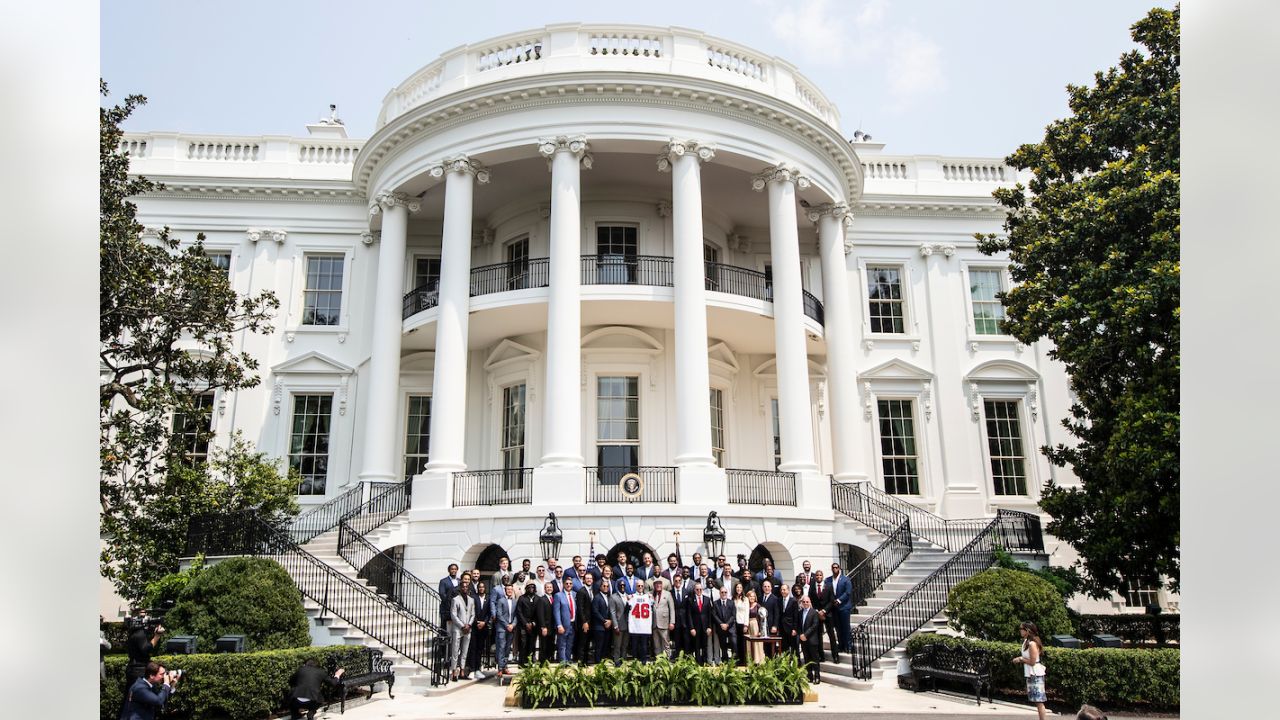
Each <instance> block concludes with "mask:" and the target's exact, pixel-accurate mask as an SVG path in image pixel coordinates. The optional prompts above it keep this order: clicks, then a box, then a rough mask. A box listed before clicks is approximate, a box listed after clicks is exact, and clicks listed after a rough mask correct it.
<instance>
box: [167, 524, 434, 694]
mask: <svg viewBox="0 0 1280 720" xmlns="http://www.w3.org/2000/svg"><path fill="white" fill-rule="evenodd" d="M192 522H193V523H195V524H196V525H197V526H198V527H200V528H204V529H205V530H206V532H205V533H204V535H203V537H204V538H206V539H209V540H219V539H220V540H224V541H225V540H229V539H231V538H233V537H238V538H240V540H241V543H242V544H241V545H240V546H239V547H237V548H234V550H235V552H234V554H243V555H257V556H259V557H265V558H269V559H271V560H274V561H275V562H277V563H279V564H280V565H281V566H282V567H284V569H285V571H286V572H288V573H289V576H290V577H291V578H293V581H294V584H295V585H296V586H297V588H298V591H299V592H300V593H301V594H302V595H303V596H305V597H308V598H311V599H312V600H314V601H315V602H317V603H319V605H320V607H321V613H322V614H323V613H325V612H330V613H333V614H334V615H335V616H337V617H339V618H341V619H342V620H343V621H345V622H347V623H348V624H350V625H351V626H352V627H354V628H356V629H357V630H360V631H361V632H363V633H365V634H366V635H368V636H369V637H370V638H372V639H374V640H376V641H377V642H379V643H381V644H382V645H384V646H386V647H388V648H390V649H391V650H393V651H395V652H397V653H399V654H400V655H402V656H404V657H405V658H406V659H408V660H409V661H411V662H413V663H415V664H417V665H421V666H422V667H424V668H427V669H429V670H430V671H431V674H432V683H433V684H437V685H439V684H444V683H447V682H448V679H447V678H448V676H447V673H445V672H444V669H443V668H436V667H435V663H434V662H433V659H432V640H433V638H435V637H438V636H439V635H440V629H439V626H438V625H436V624H435V623H432V622H430V621H427V620H424V619H423V618H420V617H417V616H415V615H414V614H412V613H410V612H408V611H406V610H405V609H404V608H402V607H400V606H399V605H398V604H396V603H393V602H390V601H389V600H388V599H387V598H385V597H383V596H381V595H379V594H378V593H377V592H374V591H373V590H371V589H369V588H368V587H366V586H364V585H362V584H361V583H358V582H356V581H355V580H352V579H351V578H349V577H347V576H346V575H344V574H342V573H341V572H339V571H338V570H336V569H334V568H333V567H330V566H329V565H327V564H326V563H324V562H323V561H321V560H320V559H318V558H316V557H315V556H314V555H312V554H311V553H309V552H307V551H306V550H303V549H302V548H301V547H299V546H298V544H297V543H295V542H294V541H293V540H292V539H290V537H289V534H288V533H287V532H284V531H283V529H282V528H280V527H276V526H274V525H272V524H270V523H269V522H267V521H265V520H263V519H262V518H260V517H258V516H257V514H256V512H254V511H252V510H249V511H240V512H235V513H226V514H222V515H217V516H203V517H201V518H198V519H197V518H192ZM339 525H340V532H341V527H345V526H346V521H345V520H344V521H340V522H339ZM214 526H221V527H222V528H223V531H222V532H209V531H208V530H209V529H210V528H212V527H214ZM191 540H192V537H191V536H190V534H189V543H188V546H189V547H188V549H189V550H195V551H196V552H208V551H209V550H210V549H212V548H199V547H192V546H191ZM217 549H218V550H221V551H222V552H221V553H220V554H232V553H230V552H227V551H229V550H232V548H230V547H226V546H223V547H219V548H217Z"/></svg>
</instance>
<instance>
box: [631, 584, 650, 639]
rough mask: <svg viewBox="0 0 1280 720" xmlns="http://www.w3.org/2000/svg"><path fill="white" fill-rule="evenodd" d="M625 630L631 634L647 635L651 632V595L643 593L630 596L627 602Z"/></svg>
mask: <svg viewBox="0 0 1280 720" xmlns="http://www.w3.org/2000/svg"><path fill="white" fill-rule="evenodd" d="M628 608H629V609H628V612H627V631H628V632H630V633H631V634H632V635H635V634H637V633H638V634H641V635H648V634H650V633H652V632H653V596H651V595H649V594H648V593H645V594H643V595H635V596H632V598H631V602H630V603H628Z"/></svg>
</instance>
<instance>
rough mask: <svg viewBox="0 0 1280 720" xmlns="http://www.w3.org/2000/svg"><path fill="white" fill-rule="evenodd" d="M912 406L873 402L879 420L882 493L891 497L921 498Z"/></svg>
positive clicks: (904, 402) (906, 401)
mask: <svg viewBox="0 0 1280 720" xmlns="http://www.w3.org/2000/svg"><path fill="white" fill-rule="evenodd" d="M913 405H914V403H913V402H912V401H911V400H877V401H876V410H877V412H878V413H879V418H880V467H881V470H882V472H883V473H884V491H885V492H887V493H890V494H892V495H919V494H920V468H919V456H918V454H917V451H916V429H915V411H914V408H913V407H912V406H913Z"/></svg>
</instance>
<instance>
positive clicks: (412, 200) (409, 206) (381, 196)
mask: <svg viewBox="0 0 1280 720" xmlns="http://www.w3.org/2000/svg"><path fill="white" fill-rule="evenodd" d="M393 207H403V208H405V209H406V210H407V211H409V212H411V213H415V212H418V210H420V209H421V208H422V203H420V202H418V198H416V197H413V196H411V195H409V194H408V193H402V192H395V191H392V190H383V191H381V192H379V193H378V194H377V195H374V196H373V202H372V203H370V204H369V214H370V215H377V214H378V213H381V212H383V211H384V210H390V209H391V208H393Z"/></svg>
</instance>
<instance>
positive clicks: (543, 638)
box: [534, 580, 557, 662]
mask: <svg viewBox="0 0 1280 720" xmlns="http://www.w3.org/2000/svg"><path fill="white" fill-rule="evenodd" d="M542 588H543V592H542V594H541V595H539V596H538V599H537V600H535V601H534V602H535V607H534V612H535V614H536V616H537V618H538V660H539V661H541V662H551V661H552V660H553V659H554V658H555V656H556V638H557V635H556V621H555V613H554V608H553V606H552V604H551V601H552V600H553V599H554V598H555V596H556V593H555V589H554V586H553V585H552V583H551V581H550V580H548V581H547V582H545V583H543V584H542Z"/></svg>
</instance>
